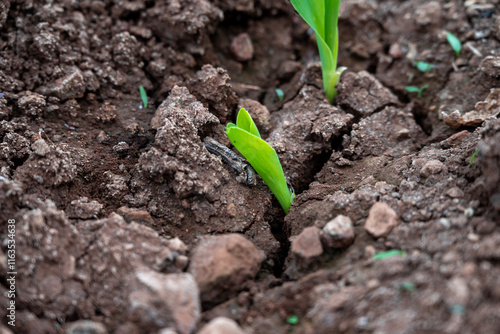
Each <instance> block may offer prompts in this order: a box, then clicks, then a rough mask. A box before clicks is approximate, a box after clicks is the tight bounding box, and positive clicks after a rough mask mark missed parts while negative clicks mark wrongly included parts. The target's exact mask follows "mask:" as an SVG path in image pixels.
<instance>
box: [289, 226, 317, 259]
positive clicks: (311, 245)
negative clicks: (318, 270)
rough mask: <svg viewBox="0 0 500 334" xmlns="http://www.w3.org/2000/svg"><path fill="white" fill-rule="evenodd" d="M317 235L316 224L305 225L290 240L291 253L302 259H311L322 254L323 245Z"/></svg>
mask: <svg viewBox="0 0 500 334" xmlns="http://www.w3.org/2000/svg"><path fill="white" fill-rule="evenodd" d="M319 235H320V229H319V228H317V227H316V226H310V227H306V228H305V229H304V230H303V231H302V233H300V234H299V235H298V236H297V237H296V238H295V239H294V240H293V241H292V247H291V249H292V254H295V255H297V256H299V257H301V258H304V259H311V258H314V257H317V256H320V255H321V254H323V246H322V245H321V241H320V236H319Z"/></svg>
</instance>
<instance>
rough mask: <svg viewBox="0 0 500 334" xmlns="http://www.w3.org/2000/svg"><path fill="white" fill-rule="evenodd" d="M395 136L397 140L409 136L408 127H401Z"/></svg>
mask: <svg viewBox="0 0 500 334" xmlns="http://www.w3.org/2000/svg"><path fill="white" fill-rule="evenodd" d="M396 138H397V139H398V140H404V139H408V138H410V130H408V129H406V128H405V129H401V130H399V131H398V132H396Z"/></svg>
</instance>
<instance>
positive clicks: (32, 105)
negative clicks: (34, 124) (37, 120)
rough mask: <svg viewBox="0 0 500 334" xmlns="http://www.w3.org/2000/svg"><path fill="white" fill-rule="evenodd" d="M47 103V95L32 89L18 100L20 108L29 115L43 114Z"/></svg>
mask: <svg viewBox="0 0 500 334" xmlns="http://www.w3.org/2000/svg"><path fill="white" fill-rule="evenodd" d="M46 105H47V102H46V101H45V97H43V96H42V95H40V94H37V93H33V92H30V91H27V92H26V94H25V95H24V96H23V97H21V98H20V99H19V100H18V101H17V107H18V108H19V110H20V111H21V112H22V113H24V114H26V115H28V116H41V115H42V113H43V110H44V108H45V106H46Z"/></svg>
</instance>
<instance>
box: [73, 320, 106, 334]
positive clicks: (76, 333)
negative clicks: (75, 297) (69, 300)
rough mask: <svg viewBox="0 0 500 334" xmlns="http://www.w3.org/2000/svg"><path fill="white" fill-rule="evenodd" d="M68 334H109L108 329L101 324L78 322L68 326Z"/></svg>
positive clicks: (87, 321)
mask: <svg viewBox="0 0 500 334" xmlns="http://www.w3.org/2000/svg"><path fill="white" fill-rule="evenodd" d="M65 333H66V334H107V333H108V331H107V330H106V327H104V325H103V324H101V323H100V322H95V321H90V320H78V321H75V322H70V323H68V324H67V325H66V332H65Z"/></svg>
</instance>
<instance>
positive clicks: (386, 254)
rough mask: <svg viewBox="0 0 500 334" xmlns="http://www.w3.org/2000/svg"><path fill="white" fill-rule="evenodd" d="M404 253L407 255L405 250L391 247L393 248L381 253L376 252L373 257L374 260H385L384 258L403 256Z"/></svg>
mask: <svg viewBox="0 0 500 334" xmlns="http://www.w3.org/2000/svg"><path fill="white" fill-rule="evenodd" d="M403 255H405V252H404V251H402V250H398V249H391V250H388V251H385V252H380V253H377V254H374V255H373V259H374V260H383V259H387V258H388V257H393V256H403Z"/></svg>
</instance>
